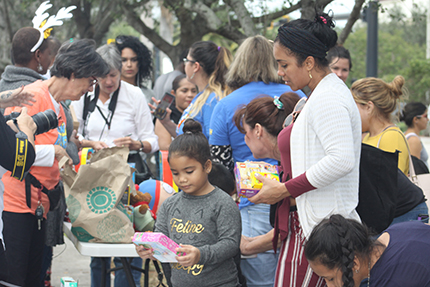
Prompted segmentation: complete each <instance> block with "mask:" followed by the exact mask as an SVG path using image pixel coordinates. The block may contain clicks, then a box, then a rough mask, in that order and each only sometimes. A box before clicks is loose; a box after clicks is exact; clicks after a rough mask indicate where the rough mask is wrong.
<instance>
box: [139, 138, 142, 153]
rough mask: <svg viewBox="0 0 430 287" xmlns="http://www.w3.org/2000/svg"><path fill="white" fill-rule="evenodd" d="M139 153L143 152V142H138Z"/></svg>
mask: <svg viewBox="0 0 430 287" xmlns="http://www.w3.org/2000/svg"><path fill="white" fill-rule="evenodd" d="M139 151H142V152H143V142H142V141H140V149H139Z"/></svg>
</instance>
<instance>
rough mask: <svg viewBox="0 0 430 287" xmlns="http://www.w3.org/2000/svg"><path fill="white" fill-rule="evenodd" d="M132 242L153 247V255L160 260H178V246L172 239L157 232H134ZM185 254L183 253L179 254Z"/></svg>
mask: <svg viewBox="0 0 430 287" xmlns="http://www.w3.org/2000/svg"><path fill="white" fill-rule="evenodd" d="M133 243H134V244H136V245H143V247H144V248H145V249H151V248H152V249H153V250H154V257H155V258H156V259H157V260H158V261H160V262H178V261H177V260H176V258H175V257H176V255H177V254H176V248H178V247H180V246H179V245H178V244H177V243H176V242H174V241H173V240H172V239H170V238H169V237H167V236H166V235H164V234H163V233H159V232H136V233H135V234H134V236H133ZM181 255H185V253H183V254H181Z"/></svg>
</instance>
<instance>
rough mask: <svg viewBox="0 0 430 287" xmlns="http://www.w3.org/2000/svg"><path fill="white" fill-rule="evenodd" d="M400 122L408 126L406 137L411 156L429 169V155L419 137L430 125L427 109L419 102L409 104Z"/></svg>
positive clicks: (404, 109)
mask: <svg viewBox="0 0 430 287" xmlns="http://www.w3.org/2000/svg"><path fill="white" fill-rule="evenodd" d="M400 120H401V121H403V122H405V124H406V125H407V126H408V129H407V130H406V131H405V136H406V139H407V140H408V144H409V149H410V151H411V155H413V156H415V157H416V158H418V159H420V160H421V161H423V162H424V163H425V165H426V166H427V167H428V163H427V160H428V158H429V155H428V153H427V151H426V149H425V147H424V145H423V143H422V142H421V140H420V137H419V134H420V132H421V131H423V130H425V129H426V128H427V126H428V123H429V118H428V109H427V107H426V106H425V105H424V104H423V103H419V102H412V103H408V104H407V105H406V106H405V107H404V108H403V111H402V114H401V116H400Z"/></svg>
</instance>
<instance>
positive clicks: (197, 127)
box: [182, 119, 203, 134]
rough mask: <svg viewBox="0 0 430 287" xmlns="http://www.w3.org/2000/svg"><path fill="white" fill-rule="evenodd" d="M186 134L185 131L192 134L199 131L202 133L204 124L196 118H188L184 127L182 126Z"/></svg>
mask: <svg viewBox="0 0 430 287" xmlns="http://www.w3.org/2000/svg"><path fill="white" fill-rule="evenodd" d="M182 130H183V132H184V134H185V133H192V134H197V133H201V132H202V131H203V130H202V125H201V124H200V123H199V122H197V121H195V120H194V119H187V120H186V121H185V122H184V127H183V128H182Z"/></svg>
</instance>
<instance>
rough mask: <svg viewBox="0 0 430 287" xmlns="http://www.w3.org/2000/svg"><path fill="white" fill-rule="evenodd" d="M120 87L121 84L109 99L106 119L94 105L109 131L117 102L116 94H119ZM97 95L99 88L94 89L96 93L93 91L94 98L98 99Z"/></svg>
mask: <svg viewBox="0 0 430 287" xmlns="http://www.w3.org/2000/svg"><path fill="white" fill-rule="evenodd" d="M120 87H121V84H120V86H119V87H118V89H117V90H116V91H115V92H114V93H113V95H112V97H111V99H110V103H109V107H108V109H109V114H108V115H107V117H106V116H105V115H104V114H103V112H102V111H101V109H100V107H99V106H97V105H96V107H97V110H98V111H99V112H100V114H101V116H102V117H103V119H104V120H105V123H106V125H107V127H108V129H109V130H110V127H111V123H112V118H113V115H114V113H115V109H116V104H117V102H118V94H119V89H120ZM99 93H100V88H99V86H97V87H96V91H95V96H96V98H98V97H99Z"/></svg>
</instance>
